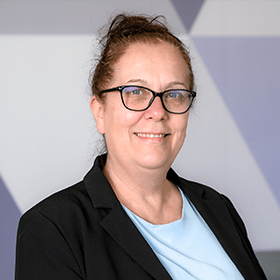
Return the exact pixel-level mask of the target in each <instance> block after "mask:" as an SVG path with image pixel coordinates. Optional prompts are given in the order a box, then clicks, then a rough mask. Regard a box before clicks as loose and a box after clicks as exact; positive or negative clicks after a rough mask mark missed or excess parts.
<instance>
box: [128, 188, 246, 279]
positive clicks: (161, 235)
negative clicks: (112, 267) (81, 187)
mask: <svg viewBox="0 0 280 280" xmlns="http://www.w3.org/2000/svg"><path fill="white" fill-rule="evenodd" d="M180 192H181V194H182V199H183V211H182V218H181V219H180V220H177V221H174V222H172V223H169V224H164V225H153V224H151V223H148V222H147V221H145V220H143V219H141V218H140V217H139V216H137V215H135V214H134V213H133V212H131V211H130V210H129V209H127V208H126V207H125V206H124V205H123V208H124V209H125V211H126V213H127V214H128V216H129V217H130V219H131V220H132V221H133V223H134V224H135V225H136V227H137V228H138V230H139V231H140V232H141V234H142V235H143V237H144V238H145V239H146V241H147V242H148V244H149V245H150V247H151V248H152V249H153V251H154V252H155V254H156V255H157V257H158V258H159V260H160V261H161V263H162V264H163V266H164V267H165V269H166V270H167V271H168V273H169V274H170V275H171V277H172V278H173V279H174V280H189V279H198V280H225V279H234V280H244V278H243V277H242V275H241V274H240V272H239V270H238V269H237V268H236V266H235V265H234V263H233V262H232V261H231V259H230V258H229V257H228V255H227V253H226V252H225V251H224V249H223V248H222V246H221V244H220V243H219V242H218V240H217V238H216V237H215V235H214V234H213V232H212V231H211V230H210V228H209V227H208V225H207V224H206V223H205V221H204V220H203V218H202V217H201V216H200V214H199V213H198V211H197V210H196V209H195V207H194V206H193V205H192V204H191V202H190V201H189V200H188V199H187V198H186V197H185V195H184V194H183V193H182V191H181V190H180Z"/></svg>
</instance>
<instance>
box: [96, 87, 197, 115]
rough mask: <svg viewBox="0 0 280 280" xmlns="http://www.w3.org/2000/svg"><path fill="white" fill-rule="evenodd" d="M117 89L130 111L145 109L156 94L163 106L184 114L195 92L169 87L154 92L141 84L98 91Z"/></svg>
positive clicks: (173, 111)
mask: <svg viewBox="0 0 280 280" xmlns="http://www.w3.org/2000/svg"><path fill="white" fill-rule="evenodd" d="M111 91H119V92H120V94H121V99H122V103H123V105H124V106H125V108H126V109H128V110H131V111H145V110H147V109H148V108H149V107H150V106H151V105H152V103H153V101H154V100H155V98H156V97H157V96H158V97H159V98H160V100H161V103H162V106H163V108H164V109H165V110H166V111H167V112H169V113H172V114H184V113H186V112H187V111H188V110H189V109H190V108H191V106H192V103H193V100H194V98H195V96H196V92H194V91H191V90H187V89H169V90H166V91H163V92H155V91H153V90H151V89H148V88H146V87H142V86H134V85H127V86H120V87H115V88H110V89H105V90H102V91H101V92H100V93H101V94H102V93H105V92H111Z"/></svg>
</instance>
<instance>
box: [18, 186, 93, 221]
mask: <svg viewBox="0 0 280 280" xmlns="http://www.w3.org/2000/svg"><path fill="white" fill-rule="evenodd" d="M90 208H91V200H90V197H89V195H88V193H87V190H86V188H85V186H84V183H83V181H81V182H78V183H76V184H75V185H73V186H70V187H67V188H65V189H63V190H60V191H58V192H56V193H54V194H52V195H50V196H48V197H47V198H45V199H43V200H42V201H40V202H39V203H37V204H36V205H34V206H33V207H32V208H30V209H29V210H27V211H26V212H25V213H24V214H23V215H22V217H21V218H20V221H22V220H28V219H29V218H31V217H32V216H33V215H34V213H35V212H36V213H38V214H40V215H41V216H44V217H45V218H47V219H49V220H52V221H54V222H57V223H59V222H60V221H62V220H68V221H69V220H71V217H75V216H77V215H78V216H79V215H82V213H84V212H85V209H87V211H88V209H90Z"/></svg>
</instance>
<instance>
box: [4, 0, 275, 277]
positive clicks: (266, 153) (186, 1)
mask: <svg viewBox="0 0 280 280" xmlns="http://www.w3.org/2000/svg"><path fill="white" fill-rule="evenodd" d="M171 2H172V3H173V5H174V7H175V8H176V10H177V13H178V15H179V16H180V17H181V20H182V22H183V23H184V25H185V28H186V30H187V31H188V32H189V31H190V30H191V27H192V25H193V23H194V21H195V19H196V17H197V15H198V13H199V11H200V9H201V7H202V6H203V4H204V2H205V1H203V0H172V1H171ZM28 3H29V4H30V5H31V4H32V5H33V3H34V4H35V5H38V8H40V7H45V5H47V6H48V7H49V9H50V7H52V6H51V5H52V3H53V4H54V3H55V2H52V1H49V2H48V1H41V3H40V1H38V2H37V4H36V1H34V2H30V1H28ZM39 3H40V4H39ZM61 3H62V2H61ZM69 3H70V4H71V3H72V4H73V5H77V7H81V6H80V5H79V4H80V3H78V1H69ZM100 3H101V2H100ZM18 4H20V1H14V5H18ZM21 5H25V3H24V1H22V3H21ZM42 5H43V6H42ZM102 6H104V3H103V5H102ZM36 7H37V6H36ZM75 7H76V6H75ZM98 8H99V7H98ZM104 9H105V8H104ZM106 9H107V8H106ZM70 10H71V9H70ZM72 11H73V15H74V16H75V15H77V14H79V13H80V10H79V11H78V10H75V9H72ZM33 12H34V14H36V13H37V9H34V10H33ZM63 12H64V10H63ZM86 12H87V13H88V14H90V15H91V16H92V14H93V13H94V11H90V10H88V11H86ZM95 12H96V10H95ZM81 13H83V15H84V13H85V11H84V10H83V9H82V8H81ZM49 14H50V13H46V19H48V17H47V15H49ZM57 15H60V13H57ZM74 16H73V17H72V16H71V17H70V18H71V20H72V19H73V18H74ZM85 17H86V16H85ZM34 18H35V17H34ZM59 19H61V17H59ZM0 21H1V20H0ZM11 21H13V22H15V23H18V22H17V21H14V16H11ZM46 22H47V20H46ZM57 22H60V23H64V25H63V24H60V25H59V24H56V23H57ZM57 22H56V21H55V24H53V25H51V27H49V23H48V25H45V28H46V29H47V30H48V32H49V30H50V29H51V31H52V32H51V34H55V33H59V34H64V33H65V32H68V33H75V34H76V33H77V34H79V33H84V34H85V33H86V34H89V33H92V30H91V29H90V27H89V25H87V24H84V25H82V26H81V23H80V25H77V26H78V27H77V28H76V29H73V28H72V29H70V30H69V25H67V24H65V20H61V21H57ZM50 24H51V22H50ZM10 26H12V25H10ZM36 28H37V27H36V25H35V24H34V25H31V26H30V30H31V31H32V30H33V31H34V30H35V31H36V32H37V33H40V34H41V33H42V30H41V29H38V30H39V31H37V29H36ZM5 30H6V33H7V34H10V33H16V34H17V33H24V34H25V33H26V32H25V30H23V31H22V32H19V31H21V28H20V26H17V27H16V32H15V31H13V30H12V27H11V30H10V29H9V25H7V26H6V28H5ZM12 31H13V32H12ZM35 31H34V33H36V32H35ZM192 39H193V42H194V43H195V45H196V48H197V49H198V51H199V53H200V55H201V56H202V58H203V60H204V62H205V64H206V65H207V67H208V69H209V72H210V74H211V76H212V78H213V79H214V80H215V83H216V85H217V86H218V88H219V91H220V93H221V95H222V96H223V98H224V100H225V102H226V104H227V107H228V108H229V110H230V111H231V113H232V115H233V118H234V119H235V122H236V123H237V125H238V127H239V129H240V131H241V133H242V135H243V137H244V138H245V140H246V142H247V144H248V147H249V148H250V150H251V152H252V154H253V156H254V158H255V159H256V161H257V163H258V165H259V167H260V168H261V170H262V172H263V174H264V175H265V177H266V179H267V181H268V183H269V185H270V187H271V189H272V191H273V192H274V194H275V196H276V198H277V200H278V202H279V203H280V190H279V188H278V179H279V175H278V173H279V171H280V145H279V143H280V124H279V123H280V120H279V109H278V107H279V105H280V92H279V91H280V79H279V76H280V75H279V74H280V39H279V38H248V37H244V38H196V37H192ZM244 73H245V74H244ZM264 108H265V109H264ZM267 108H269V109H267ZM241 160H242V159H241ZM19 217H20V211H19V209H18V208H17V206H16V204H15V202H14V200H13V199H12V197H11V195H10V193H9V191H8V189H7V188H6V186H5V184H4V182H3V181H2V179H1V176H0V221H1V228H0V279H12V278H13V271H14V249H15V239H16V228H17V222H18V219H19Z"/></svg>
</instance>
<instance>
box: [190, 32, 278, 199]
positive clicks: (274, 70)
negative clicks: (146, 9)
mask: <svg viewBox="0 0 280 280" xmlns="http://www.w3.org/2000/svg"><path fill="white" fill-rule="evenodd" d="M193 41H194V43H195V45H196V47H197V49H198V51H199V53H200V55H201V56H202V58H203V61H204V62H205V64H206V66H207V67H208V70H209V72H210V74H211V76H212V78H213V79H214V80H215V83H216V85H217V86H218V88H219V91H220V93H221V94H222V96H223V98H224V100H225V102H226V104H227V107H228V108H229V110H230V111H231V113H232V115H233V118H234V120H235V122H236V124H237V125H238V127H239V129H240V131H241V133H242V135H243V137H244V138H245V141H246V142H247V145H248V147H249V148H250V150H251V152H252V154H253V156H254V158H255V160H256V161H257V163H258V165H259V167H260V168H261V170H262V172H263V174H264V176H265V178H266V180H267V181H268V183H269V185H270V187H271V189H272V191H273V193H274V195H275V197H276V198H277V200H278V202H279V203H280V189H279V171H280V120H279V106H280V38H248V37H247V38H193ZM240 160H242V159H240Z"/></svg>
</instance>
